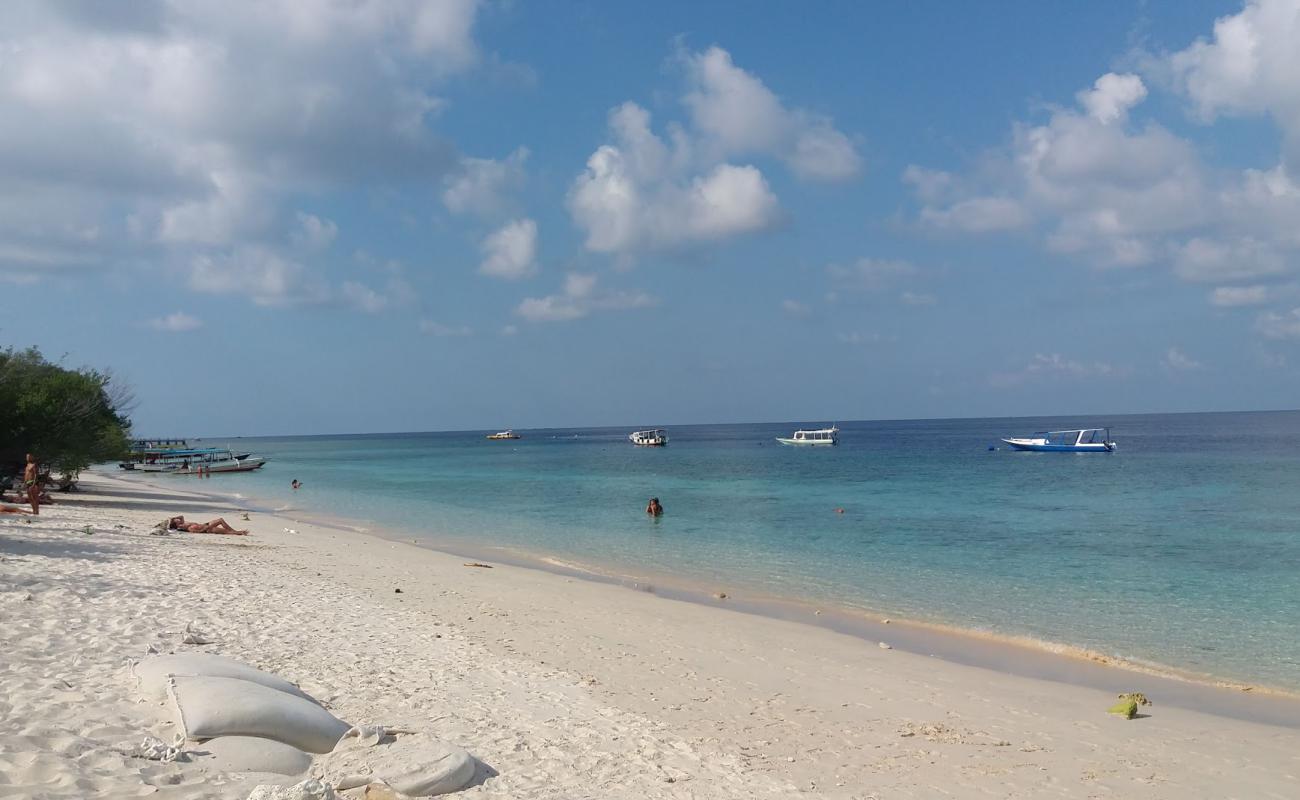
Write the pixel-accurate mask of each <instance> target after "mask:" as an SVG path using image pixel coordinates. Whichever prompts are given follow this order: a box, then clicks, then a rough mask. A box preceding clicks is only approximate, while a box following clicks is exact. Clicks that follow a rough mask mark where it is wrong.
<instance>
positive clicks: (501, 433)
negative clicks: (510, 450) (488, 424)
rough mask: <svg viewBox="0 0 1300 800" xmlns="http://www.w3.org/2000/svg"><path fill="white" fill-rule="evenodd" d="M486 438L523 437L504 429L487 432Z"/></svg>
mask: <svg viewBox="0 0 1300 800" xmlns="http://www.w3.org/2000/svg"><path fill="white" fill-rule="evenodd" d="M487 438H489V439H520V438H523V437H521V436H520V435H519V434H517V433H515V432H514V431H511V430H504V431H497V432H496V433H489V434H488V436H487Z"/></svg>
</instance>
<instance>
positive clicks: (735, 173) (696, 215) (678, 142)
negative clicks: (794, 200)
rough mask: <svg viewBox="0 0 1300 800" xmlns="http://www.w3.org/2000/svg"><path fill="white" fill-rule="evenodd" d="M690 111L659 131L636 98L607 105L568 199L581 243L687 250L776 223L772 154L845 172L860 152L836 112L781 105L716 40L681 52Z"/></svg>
mask: <svg viewBox="0 0 1300 800" xmlns="http://www.w3.org/2000/svg"><path fill="white" fill-rule="evenodd" d="M676 63H677V64H679V65H681V66H682V68H683V72H684V77H685V82H686V86H685V92H684V94H683V96H682V103H683V105H684V106H685V108H686V111H687V116H688V120H687V122H685V123H679V122H670V123H669V124H668V125H667V127H666V133H665V134H664V135H662V136H661V135H660V134H657V133H655V132H654V130H653V129H652V128H651V124H650V113H649V112H648V111H646V110H645V109H644V108H643V107H641V106H640V105H637V104H636V103H633V102H631V101H629V102H626V103H623V104H622V105H620V106H618V107H617V108H614V109H613V110H611V111H610V113H609V120H608V123H609V133H610V139H611V141H609V142H608V143H606V144H603V145H601V146H600V147H599V148H597V149H596V151H595V152H594V153H592V154H591V156H590V157H589V158H588V159H587V164H586V169H585V170H584V171H583V172H582V174H580V175H578V176H577V178H576V179H575V180H574V182H573V184H572V186H571V187H570V190H569V196H568V206H569V212H570V214H571V215H572V217H573V220H574V222H575V223H576V224H577V225H578V227H579V228H580V229H581V230H582V231H583V233H584V235H585V244H586V247H587V249H588V250H591V251H593V252H597V253H609V254H613V255H620V256H633V255H637V254H640V253H645V252H653V251H663V250H674V249H683V248H689V247H697V246H700V245H706V244H710V243H714V242H720V241H724V240H727V239H731V238H734V237H738V236H742V235H746V234H751V233H754V232H757V231H761V230H764V229H766V228H769V227H771V226H772V225H774V224H775V223H776V222H777V220H778V218H779V214H780V205H779V203H778V201H777V198H776V195H775V194H774V193H773V192H772V189H771V187H770V185H769V183H768V180H767V178H766V177H765V176H764V174H763V172H762V170H760V168H759V167H758V166H755V165H754V164H745V163H736V162H738V161H740V160H748V159H753V158H774V159H777V160H779V161H780V162H781V163H783V164H785V166H786V167H787V168H788V169H789V170H790V171H791V172H792V173H794V175H795V176H796V177H799V178H803V179H807V180H819V181H836V180H845V179H848V178H852V177H854V176H856V175H857V174H859V172H860V171H861V169H862V159H861V156H859V154H858V152H857V148H856V147H855V146H854V144H853V143H852V141H850V139H849V138H848V137H847V136H846V135H845V134H843V133H842V132H840V131H839V130H837V129H836V128H835V127H834V125H833V124H832V123H831V121H830V120H829V119H827V118H825V117H821V116H818V115H815V114H812V113H810V112H807V111H804V110H802V109H797V108H793V109H792V108H789V107H787V106H786V105H785V104H784V103H783V102H782V101H781V99H780V98H779V97H777V96H776V94H774V93H773V92H772V91H771V90H770V89H768V88H767V86H765V85H764V84H763V82H762V81H761V80H760V79H759V78H758V77H757V76H755V75H753V74H752V73H749V72H746V71H745V70H743V69H741V68H740V67H738V66H736V64H735V63H734V62H733V61H732V58H731V54H730V53H728V52H727V51H726V50H723V49H722V48H720V47H716V46H715V47H710V48H709V49H707V50H704V51H702V52H685V51H683V52H681V53H678V55H677V57H676Z"/></svg>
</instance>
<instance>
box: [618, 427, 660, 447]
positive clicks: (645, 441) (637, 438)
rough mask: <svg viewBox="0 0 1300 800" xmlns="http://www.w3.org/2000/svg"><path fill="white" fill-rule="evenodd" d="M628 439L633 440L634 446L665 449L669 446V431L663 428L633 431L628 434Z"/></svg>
mask: <svg viewBox="0 0 1300 800" xmlns="http://www.w3.org/2000/svg"><path fill="white" fill-rule="evenodd" d="M627 438H628V439H630V440H632V444H634V445H637V446H639V447H663V446H664V445H666V444H668V431H666V430H664V429H663V428H652V429H650V430H648V431H633V432H632V433H629V434H628V436H627Z"/></svg>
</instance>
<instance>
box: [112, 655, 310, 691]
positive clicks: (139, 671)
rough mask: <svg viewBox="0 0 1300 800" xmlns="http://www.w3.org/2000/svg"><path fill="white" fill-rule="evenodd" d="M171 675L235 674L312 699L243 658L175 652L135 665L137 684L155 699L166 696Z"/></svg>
mask: <svg viewBox="0 0 1300 800" xmlns="http://www.w3.org/2000/svg"><path fill="white" fill-rule="evenodd" d="M172 675H204V676H207V677H210V678H238V679H240V680H241V681H249V682H250V683H257V684H260V685H262V686H265V687H267V688H269V689H275V690H276V691H280V692H285V693H286V694H292V695H296V696H298V697H302V698H306V699H307V700H311V697H310V696H309V695H308V694H307V693H306V692H304V691H303V690H302V689H299V688H298V687H297V686H294V685H293V684H292V683H289V682H288V681H286V680H285V679H284V678H281V677H279V676H278V675H272V674H271V673H269V672H263V671H262V670H260V669H258V668H257V667H253V666H249V665H248V664H245V663H243V662H242V661H236V660H234V659H233V658H226V657H224V656H214V655H208V654H207V653H177V654H175V655H169V656H155V657H153V658H146V659H145V660H144V661H141V662H140V663H139V664H136V666H135V676H136V678H137V679H139V681H140V688H141V689H142V690H143V691H144V693H145V694H146V695H148V696H149V697H151V698H153V699H155V700H166V699H167V679H168V678H169V677H171V676H172Z"/></svg>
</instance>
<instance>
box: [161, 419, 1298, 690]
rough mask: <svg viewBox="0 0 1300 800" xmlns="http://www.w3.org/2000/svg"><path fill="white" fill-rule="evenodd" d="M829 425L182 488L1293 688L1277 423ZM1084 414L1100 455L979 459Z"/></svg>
mask: <svg viewBox="0 0 1300 800" xmlns="http://www.w3.org/2000/svg"><path fill="white" fill-rule="evenodd" d="M825 422H828V421H818V422H816V423H814V424H812V425H811V427H819V426H820V425H821V424H824V423H825ZM839 425H840V428H841V429H842V433H841V435H840V441H841V445H840V446H839V447H836V448H825V449H822V448H818V449H804V448H788V447H781V446H779V445H777V444H776V443H775V442H774V441H773V437H775V436H778V435H781V436H784V435H788V433H789V432H790V431H791V430H793V429H794V428H795V427H799V425H797V424H796V423H782V424H775V425H701V426H675V427H673V428H671V429H670V435H671V436H672V442H671V444H670V445H669V446H668V447H667V448H662V449H655V448H637V447H633V446H632V445H631V444H630V443H629V442H628V441H627V438H626V436H627V433H628V430H630V428H629V429H622V428H620V429H566V430H539V431H521V433H522V434H523V436H524V438H523V439H522V440H519V441H513V442H489V441H486V440H485V439H484V438H483V433H484V432H473V433H420V434H394V435H370V436H365V435H363V436H322V437H294V438H275V439H272V438H257V439H254V438H246V439H240V440H238V441H232V442H230V444H232V445H237V446H239V447H240V448H242V449H251V450H254V451H256V452H258V453H260V454H262V455H267V456H270V457H271V458H272V459H273V460H272V462H271V463H270V464H269V465H268V466H267V467H266V468H265V469H264V470H262V471H261V472H258V473H254V474H248V475H222V476H217V477H216V478H213V479H212V480H210V481H204V482H203V488H204V489H205V490H220V491H230V492H238V493H241V494H243V495H244V496H246V497H250V498H261V499H262V500H263V501H264V502H266V503H268V504H274V505H291V506H293V507H295V508H302V509H308V510H312V511H319V512H323V513H327V514H331V515H337V516H342V517H347V518H350V519H353V520H357V521H359V522H360V523H361V524H363V525H377V526H383V527H387V528H392V529H397V530H400V531H404V532H406V533H407V534H409V535H411V536H417V537H423V538H426V539H427V540H429V542H430V543H431V544H435V545H436V544H439V543H441V544H443V545H444V546H452V545H455V546H461V547H464V546H466V545H473V546H477V547H479V548H482V547H484V546H506V547H510V548H514V549H517V550H523V551H527V552H530V553H533V554H537V555H546V556H552V557H555V558H558V559H561V560H564V561H570V562H577V563H582V564H591V565H601V566H604V567H607V568H610V567H612V568H614V569H617V570H621V571H624V572H630V573H632V574H648V575H671V576H674V577H675V578H677V579H680V580H683V581H687V582H693V583H696V584H698V585H700V586H702V587H709V588H710V589H713V588H726V589H728V590H729V591H732V592H733V593H734V592H737V591H740V590H747V591H751V592H761V593H764V594H767V595H775V596H781V597H789V598H795V599H800V600H807V601H812V602H815V603H819V604H820V603H828V604H835V605H838V606H841V607H846V608H850V609H866V610H871V611H873V612H884V613H888V614H891V615H894V616H899V617H911V618H915V619H921V620H927V621H933V622H940V623H946V624H952V625H956V626H960V627H964V628H972V629H979V630H982V631H988V632H992V633H997V634H1002V635H1010V636H1024V637H1031V638H1034V639H1039V640H1043V641H1045V642H1051V643H1060V644H1065V645H1072V646H1078V647H1084V648H1087V649H1090V650H1096V651H1099V652H1102V653H1105V654H1107V655H1112V656H1117V657H1121V658H1125V659H1129V660H1135V661H1143V662H1151V663H1155V664H1161V665H1167V666H1171V667H1174V668H1178V669H1182V670H1188V671H1192V672H1196V673H1201V674H1206V675H1211V676H1215V677H1220V678H1226V679H1231V680H1236V681H1242V682H1247V683H1255V684H1264V685H1272V686H1277V687H1283V688H1289V689H1300V412H1277V413H1241V414H1179V415H1142V416H1112V417H1105V418H1071V419H1053V418H1038V419H997V420H941V421H903V422H849V423H846V422H840V423H839ZM1085 425H1087V426H1092V425H1109V426H1110V427H1111V428H1112V433H1113V435H1114V437H1115V439H1116V440H1117V441H1118V442H1119V448H1118V451H1117V452H1115V453H1113V454H1045V453H1017V452H1012V451H1008V450H997V451H990V450H989V446H990V445H991V444H995V443H997V439H998V438H999V437H1000V436H1008V435H1023V434H1027V433H1031V432H1033V431H1038V430H1044V429H1055V428H1063V427H1078V426H1085ZM804 426H805V427H807V426H809V425H806V424H805V425H804ZM294 478H297V479H299V480H301V481H303V482H304V484H305V485H304V488H303V489H301V490H299V491H298V492H296V493H295V492H292V491H291V490H290V489H289V482H290V481H291V480H292V479H294ZM171 480H176V481H194V480H196V479H193V478H182V477H176V478H172V479H171ZM196 488H197V487H196ZM651 495H656V496H658V497H659V498H660V499H661V500H662V502H663V505H664V508H665V509H666V514H665V516H664V517H662V518H660V519H658V520H653V519H650V518H648V517H647V516H646V515H645V514H644V508H645V503H646V499H647V498H648V497H649V496H651ZM836 508H843V509H844V510H845V513H843V514H838V513H836V512H835V509H836Z"/></svg>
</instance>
